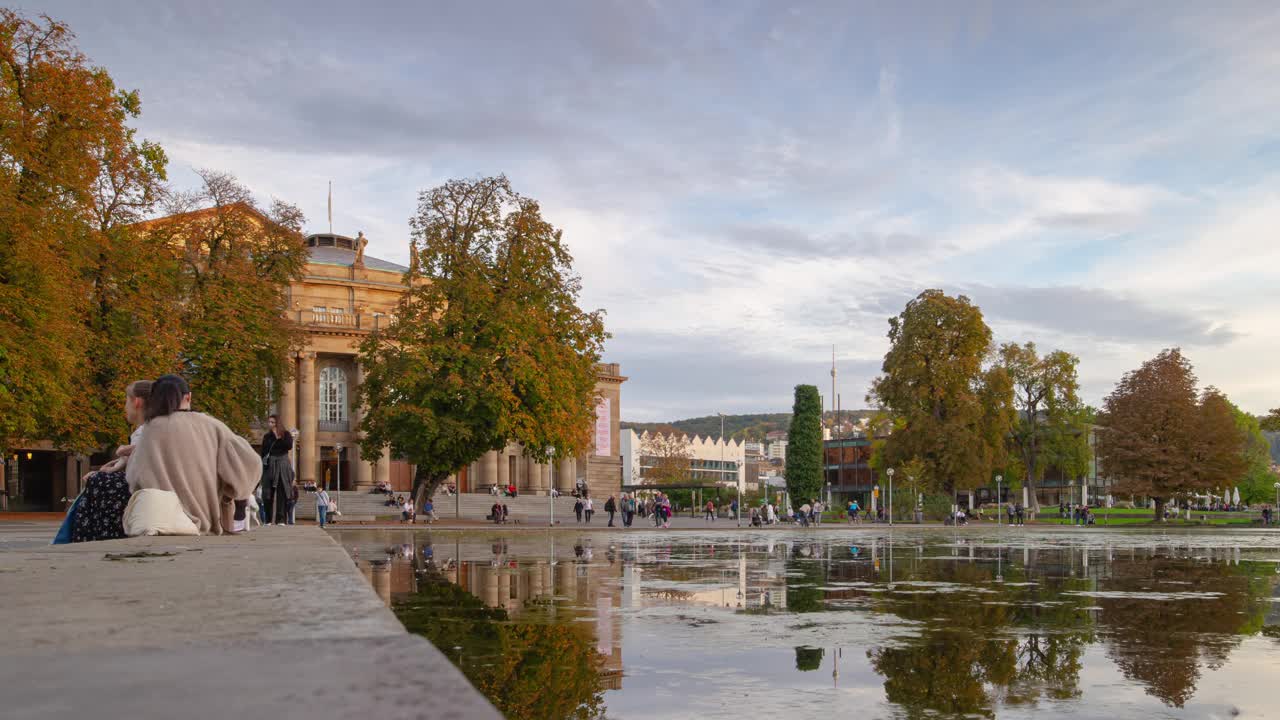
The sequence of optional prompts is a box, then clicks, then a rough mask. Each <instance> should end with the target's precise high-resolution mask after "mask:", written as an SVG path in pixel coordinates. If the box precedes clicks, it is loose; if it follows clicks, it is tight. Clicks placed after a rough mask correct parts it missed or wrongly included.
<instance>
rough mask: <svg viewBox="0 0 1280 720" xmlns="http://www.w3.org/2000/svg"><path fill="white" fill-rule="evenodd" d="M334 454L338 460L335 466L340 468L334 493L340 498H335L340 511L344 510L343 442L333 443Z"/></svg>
mask: <svg viewBox="0 0 1280 720" xmlns="http://www.w3.org/2000/svg"><path fill="white" fill-rule="evenodd" d="M333 454H334V456H335V460H336V462H335V463H334V467H336V468H337V469H338V472H337V477H338V479H337V482H335V483H334V485H333V492H334V495H335V496H336V497H337V498H338V499H337V500H334V502H336V503H338V512H342V443H334V444H333Z"/></svg>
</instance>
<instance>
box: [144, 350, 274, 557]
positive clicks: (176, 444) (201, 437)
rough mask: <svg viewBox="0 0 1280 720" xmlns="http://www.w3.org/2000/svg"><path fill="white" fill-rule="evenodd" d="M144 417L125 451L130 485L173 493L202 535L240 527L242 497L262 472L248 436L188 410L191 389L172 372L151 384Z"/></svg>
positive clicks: (232, 530) (243, 521)
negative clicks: (131, 446)
mask: <svg viewBox="0 0 1280 720" xmlns="http://www.w3.org/2000/svg"><path fill="white" fill-rule="evenodd" d="M146 417H147V424H146V425H145V426H143V435H142V440H141V442H139V443H138V446H137V448H136V449H134V451H133V454H132V455H130V456H129V467H128V469H127V471H126V475H127V477H128V480H129V488H130V489H131V490H133V491H135V492H136V491H137V490H143V489H147V488H154V489H157V490H168V491H170V492H172V493H174V494H176V495H177V496H178V500H179V501H180V502H181V503H182V509H183V510H185V511H186V513H187V515H190V516H191V519H192V520H194V521H195V523H196V526H197V527H199V528H200V532H201V534H213V535H221V534H223V533H227V532H236V531H238V530H239V529H242V528H243V527H244V526H245V525H246V524H247V518H245V517H244V516H243V514H244V512H245V510H244V504H245V503H244V502H243V501H247V500H248V498H249V496H250V495H252V494H253V488H254V486H255V485H257V484H258V480H259V478H260V477H261V472H262V460H261V459H260V458H259V456H258V453H256V452H254V450H253V446H252V445H250V444H249V441H248V440H245V439H244V438H242V437H240V436H239V435H236V434H235V433H234V432H232V431H231V428H229V427H227V426H226V425H225V424H224V423H223V422H222V421H221V420H218V419H217V418H214V417H211V416H209V415H205V414H204V413H198V412H191V388H190V387H189V386H188V385H187V381H186V380H184V379H182V378H181V377H179V376H177V375H163V376H161V377H160V378H158V379H157V380H156V381H155V382H154V383H152V384H151V395H150V397H149V398H148V399H147V413H146ZM236 501H241V502H240V503H237V502H236ZM237 512H239V513H240V517H236V513H237Z"/></svg>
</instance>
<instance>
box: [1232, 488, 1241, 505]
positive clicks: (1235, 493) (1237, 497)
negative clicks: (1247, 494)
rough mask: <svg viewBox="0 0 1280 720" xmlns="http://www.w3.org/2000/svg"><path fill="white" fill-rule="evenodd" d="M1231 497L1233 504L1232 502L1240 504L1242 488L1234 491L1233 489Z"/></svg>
mask: <svg viewBox="0 0 1280 720" xmlns="http://www.w3.org/2000/svg"><path fill="white" fill-rule="evenodd" d="M1231 498H1232V499H1231V504H1232V505H1239V504H1240V488H1236V489H1235V490H1234V491H1232V493H1231Z"/></svg>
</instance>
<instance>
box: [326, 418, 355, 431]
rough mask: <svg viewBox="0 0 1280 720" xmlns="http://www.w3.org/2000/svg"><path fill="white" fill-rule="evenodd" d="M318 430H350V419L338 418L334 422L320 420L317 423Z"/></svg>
mask: <svg viewBox="0 0 1280 720" xmlns="http://www.w3.org/2000/svg"><path fill="white" fill-rule="evenodd" d="M318 425H319V428H320V432H350V430H351V421H349V420H338V421H336V422H332V421H326V420H321V421H320V422H319V423H318Z"/></svg>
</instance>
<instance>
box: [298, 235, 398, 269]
mask: <svg viewBox="0 0 1280 720" xmlns="http://www.w3.org/2000/svg"><path fill="white" fill-rule="evenodd" d="M306 242H307V248H308V249H309V250H310V251H311V262H313V263H319V264H321V265H339V266H342V267H351V266H352V264H354V263H355V260H356V251H355V245H356V240H355V238H351V237H347V236H346V235H333V234H330V233H325V234H321V235H308V236H307V240H306ZM364 266H365V267H366V268H369V269H370V270H386V271H388V272H398V273H406V272H409V268H407V267H405V266H404V265H400V264H398V263H393V262H391V261H390V260H383V259H381V258H376V257H372V256H370V255H367V254H366V255H365V256H364Z"/></svg>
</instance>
